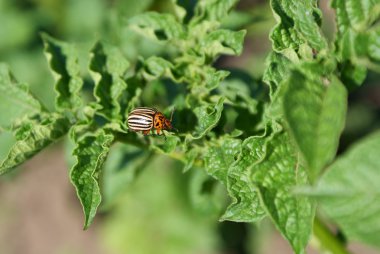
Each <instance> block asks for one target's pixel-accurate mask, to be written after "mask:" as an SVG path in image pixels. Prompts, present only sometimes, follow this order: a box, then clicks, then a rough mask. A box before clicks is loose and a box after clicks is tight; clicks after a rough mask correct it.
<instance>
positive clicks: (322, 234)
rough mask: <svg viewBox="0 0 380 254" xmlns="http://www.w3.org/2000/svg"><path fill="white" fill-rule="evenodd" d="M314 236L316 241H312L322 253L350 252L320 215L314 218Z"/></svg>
mask: <svg viewBox="0 0 380 254" xmlns="http://www.w3.org/2000/svg"><path fill="white" fill-rule="evenodd" d="M313 238H315V240H316V241H312V242H311V244H312V245H314V246H313V247H315V248H316V249H318V250H319V251H320V252H321V253H333V254H350V252H349V251H348V250H347V249H346V247H345V246H344V245H343V243H342V242H340V241H339V240H338V239H337V237H336V236H335V235H334V234H333V233H332V232H331V231H330V230H329V229H328V227H327V226H326V225H325V224H324V223H323V222H322V221H321V220H320V219H319V218H318V217H315V220H314V227H313Z"/></svg>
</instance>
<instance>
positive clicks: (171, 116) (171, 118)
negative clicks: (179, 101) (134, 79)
mask: <svg viewBox="0 0 380 254" xmlns="http://www.w3.org/2000/svg"><path fill="white" fill-rule="evenodd" d="M174 110H175V108H173V110H172V113H171V114H170V122H171V121H172V120H173V113H174Z"/></svg>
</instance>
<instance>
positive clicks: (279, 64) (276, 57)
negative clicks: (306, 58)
mask: <svg viewBox="0 0 380 254" xmlns="http://www.w3.org/2000/svg"><path fill="white" fill-rule="evenodd" d="M266 62H267V63H266V65H267V68H266V70H265V72H264V76H263V81H264V82H265V83H266V84H268V86H269V88H270V94H269V95H270V96H271V99H273V98H274V95H275V93H276V91H277V89H278V87H279V86H280V83H281V82H282V81H283V80H285V79H286V78H287V75H289V69H290V66H291V62H290V61H289V59H287V58H286V57H285V56H283V55H282V54H279V53H276V52H271V53H270V54H269V56H268V58H267V60H266Z"/></svg>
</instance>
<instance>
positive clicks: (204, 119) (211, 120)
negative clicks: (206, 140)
mask: <svg viewBox="0 0 380 254" xmlns="http://www.w3.org/2000/svg"><path fill="white" fill-rule="evenodd" d="M223 101H224V98H223V97H221V98H219V100H218V102H216V103H203V105H202V106H199V107H196V108H194V110H193V111H194V114H195V116H196V117H197V119H198V122H197V124H196V126H195V131H194V133H193V138H194V139H199V138H202V137H203V136H204V135H206V134H207V132H209V131H210V130H211V129H212V128H214V127H215V126H216V125H217V123H218V122H219V119H220V117H221V115H222V111H223Z"/></svg>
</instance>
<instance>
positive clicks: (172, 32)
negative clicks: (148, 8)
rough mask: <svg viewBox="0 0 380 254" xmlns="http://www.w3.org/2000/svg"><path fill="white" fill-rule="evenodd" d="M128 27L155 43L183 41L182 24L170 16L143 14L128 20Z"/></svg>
mask: <svg viewBox="0 0 380 254" xmlns="http://www.w3.org/2000/svg"><path fill="white" fill-rule="evenodd" d="M128 25H129V26H130V27H131V28H132V29H133V30H135V31H137V32H139V33H141V34H143V35H144V36H146V37H148V38H151V39H155V40H157V41H168V40H173V39H176V40H178V39H184V36H185V32H184V28H183V27H182V24H181V23H179V22H178V21H177V20H176V19H175V17H174V16H173V15H171V14H166V13H165V14H163V13H156V12H145V13H142V14H140V15H137V16H134V17H133V18H131V19H129V20H128Z"/></svg>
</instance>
